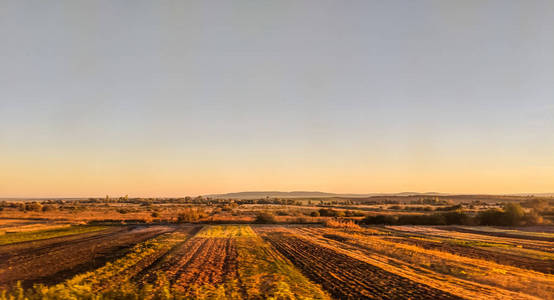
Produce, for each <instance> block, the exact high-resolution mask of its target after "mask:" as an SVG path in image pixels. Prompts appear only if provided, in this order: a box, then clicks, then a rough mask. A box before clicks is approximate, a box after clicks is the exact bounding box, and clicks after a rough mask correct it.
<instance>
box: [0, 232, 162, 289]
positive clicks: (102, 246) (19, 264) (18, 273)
mask: <svg viewBox="0 0 554 300" xmlns="http://www.w3.org/2000/svg"><path fill="white" fill-rule="evenodd" d="M170 230H172V229H171V228H169V227H163V226H153V227H135V228H132V227H114V228H110V229H107V230H104V231H100V232H94V233H90V234H83V235H76V236H68V237H59V238H53V239H45V240H40V241H32V242H24V243H17V244H12V245H5V246H0V275H1V276H0V285H1V286H4V287H6V286H9V285H13V284H14V283H15V282H17V281H21V282H22V283H23V285H24V286H31V285H32V284H35V283H44V284H55V283H57V282H61V281H63V280H64V279H66V278H69V277H71V276H73V275H76V274H78V273H81V272H86V271H88V270H92V269H95V268H97V267H100V266H102V265H103V264H105V263H106V262H107V261H109V260H112V259H114V258H117V257H119V256H121V255H123V254H125V249H127V248H128V247H130V246H133V245H135V244H137V243H140V242H142V241H145V240H147V239H150V238H152V237H155V236H157V235H159V234H162V233H164V232H168V231H170Z"/></svg>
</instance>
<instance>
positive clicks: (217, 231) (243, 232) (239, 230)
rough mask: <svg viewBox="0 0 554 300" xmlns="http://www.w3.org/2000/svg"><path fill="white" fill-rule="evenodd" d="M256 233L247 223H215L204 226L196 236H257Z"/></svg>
mask: <svg viewBox="0 0 554 300" xmlns="http://www.w3.org/2000/svg"><path fill="white" fill-rule="evenodd" d="M255 236H256V233H255V232H254V231H253V230H252V228H250V226H247V225H213V226H204V227H203V228H202V230H200V231H199V232H198V233H197V234H196V237H202V238H237V237H255Z"/></svg>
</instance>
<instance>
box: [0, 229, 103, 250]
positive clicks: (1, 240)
mask: <svg viewBox="0 0 554 300" xmlns="http://www.w3.org/2000/svg"><path fill="white" fill-rule="evenodd" d="M106 228H108V227H106V226H87V225H78V226H71V227H64V228H55V229H46V230H36V231H26V232H18V233H7V234H4V235H0V245H8V244H13V243H20V242H28V241H34V240H43V239H49V238H54V237H60V236H67V235H74V234H81V233H87V232H94V231H100V230H104V229H106Z"/></svg>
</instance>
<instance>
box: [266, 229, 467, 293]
mask: <svg viewBox="0 0 554 300" xmlns="http://www.w3.org/2000/svg"><path fill="white" fill-rule="evenodd" d="M264 238H265V239H266V240H268V241H269V242H270V243H271V244H272V245H273V246H274V247H275V248H276V249H277V250H279V251H280V252H281V253H282V254H283V255H284V256H286V257H287V258H288V259H290V260H291V261H292V262H293V264H295V265H296V266H297V267H298V268H299V269H300V270H302V272H303V273H304V274H305V275H306V276H308V277H309V278H310V279H311V280H313V281H315V282H317V283H319V284H321V285H322V287H323V288H324V289H326V290H327V291H328V292H329V293H330V294H331V295H332V296H333V297H336V298H338V299H461V298H460V297H458V296H455V295H452V294H449V293H447V292H444V291H441V290H438V289H435V288H432V287H429V286H427V285H424V284H420V283H417V282H414V281H411V280H409V279H407V278H404V277H401V276H398V275H396V274H392V273H390V272H387V271H385V270H383V269H381V268H378V267H376V266H373V265H371V264H368V263H366V262H363V261H360V260H357V259H355V258H353V257H350V256H348V255H345V254H342V253H338V252H335V251H333V250H331V249H328V248H325V247H322V246H319V245H316V244H313V243H310V242H309V241H307V240H304V239H301V238H298V237H296V236H293V235H290V234H283V233H271V232H268V233H266V234H264Z"/></svg>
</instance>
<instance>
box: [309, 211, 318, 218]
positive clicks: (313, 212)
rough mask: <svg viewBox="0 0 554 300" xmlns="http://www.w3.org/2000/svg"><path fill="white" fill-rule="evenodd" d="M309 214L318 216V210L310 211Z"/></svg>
mask: <svg viewBox="0 0 554 300" xmlns="http://www.w3.org/2000/svg"><path fill="white" fill-rule="evenodd" d="M310 216H312V217H319V212H318V211H316V210H315V211H312V212H311V213H310Z"/></svg>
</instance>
